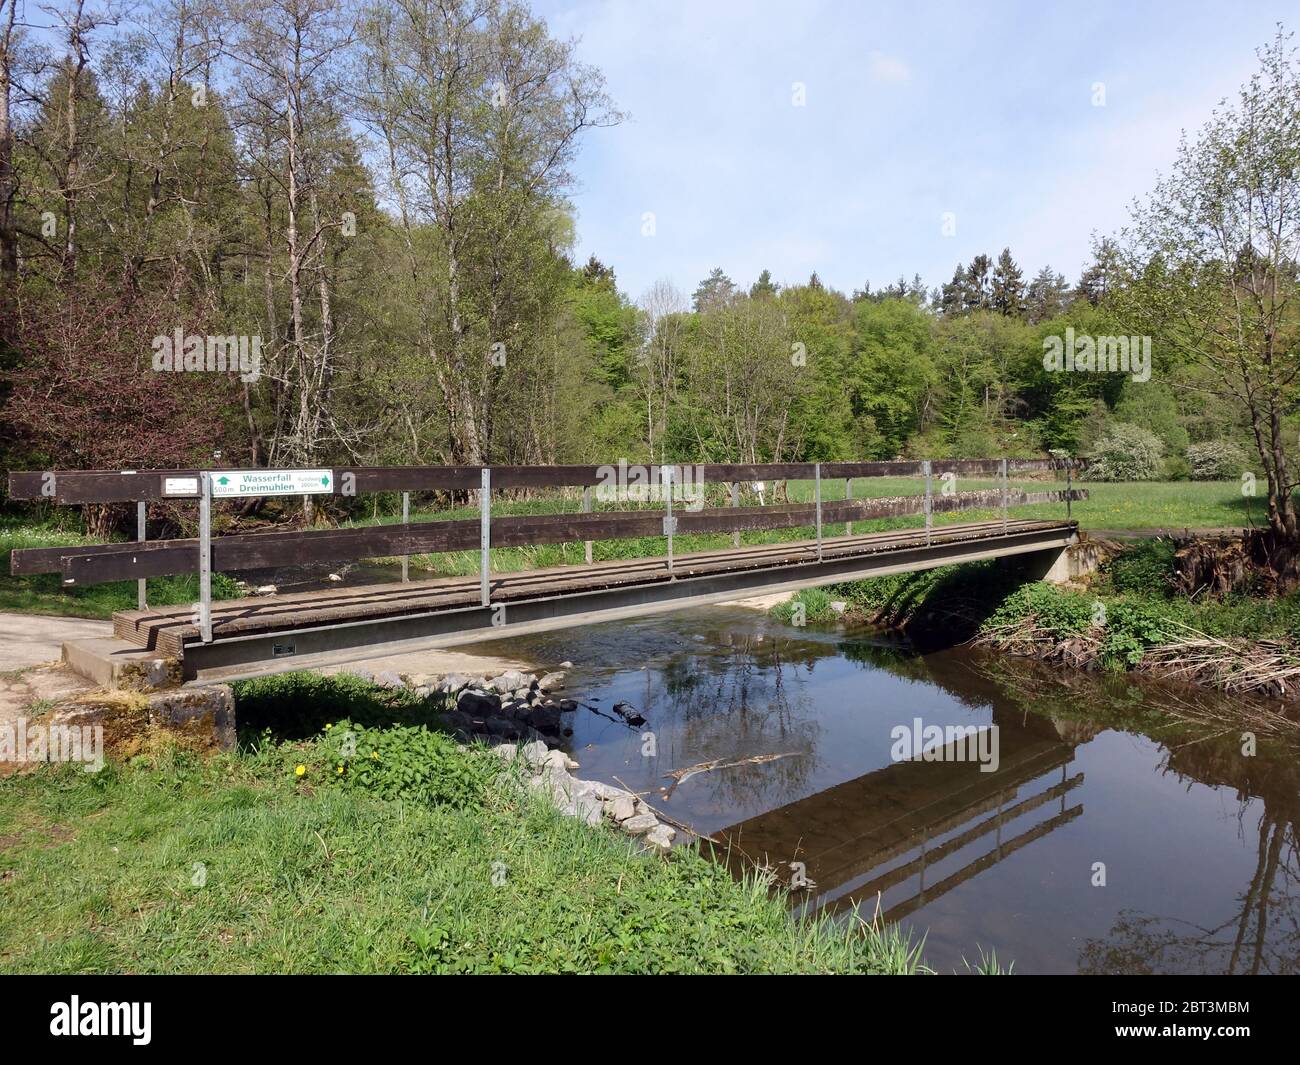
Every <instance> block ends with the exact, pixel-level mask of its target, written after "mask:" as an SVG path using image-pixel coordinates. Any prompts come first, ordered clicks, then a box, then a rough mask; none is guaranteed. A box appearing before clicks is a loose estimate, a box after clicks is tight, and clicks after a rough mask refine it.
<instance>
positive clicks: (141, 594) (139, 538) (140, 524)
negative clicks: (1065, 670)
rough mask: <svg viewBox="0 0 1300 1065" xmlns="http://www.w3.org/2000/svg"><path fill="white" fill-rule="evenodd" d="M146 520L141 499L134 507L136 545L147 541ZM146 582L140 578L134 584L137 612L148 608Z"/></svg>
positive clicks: (147, 507)
mask: <svg viewBox="0 0 1300 1065" xmlns="http://www.w3.org/2000/svg"><path fill="white" fill-rule="evenodd" d="M148 519H149V504H148V503H146V502H145V501H144V500H143V499H141V500H139V501H138V502H137V503H136V505H135V539H136V542H137V543H141V544H142V543H144V542H145V540H147V539H148ZM146 583H147V582H146V581H145V579H144V578H143V577H141V578H140V579H139V580H138V581H136V582H135V605H136V609H137V610H144V609H146V608H147V607H148V606H149V601H148V595H147V594H146V591H145V585H146Z"/></svg>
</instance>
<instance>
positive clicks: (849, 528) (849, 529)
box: [844, 477, 853, 536]
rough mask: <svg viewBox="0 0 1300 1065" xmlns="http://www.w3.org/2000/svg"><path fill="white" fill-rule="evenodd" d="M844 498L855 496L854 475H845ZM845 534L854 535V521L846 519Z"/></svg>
mask: <svg viewBox="0 0 1300 1065" xmlns="http://www.w3.org/2000/svg"><path fill="white" fill-rule="evenodd" d="M844 498H845V500H849V499H852V498H853V478H852V477H845V478H844ZM844 535H845V536H852V535H853V522H852V521H846V522H845V523H844Z"/></svg>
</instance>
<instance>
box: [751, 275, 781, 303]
mask: <svg viewBox="0 0 1300 1065" xmlns="http://www.w3.org/2000/svg"><path fill="white" fill-rule="evenodd" d="M776 293H777V286H776V284H775V283H773V281H772V271H771V270H764V271H763V272H762V273H761V274H759V275H758V280H757V281H755V282H754V283H753V284H752V285H751V286H750V288H749V295H750V297H751V298H753V299H756V300H761V299H770V298H771V297H773V296H775V295H776Z"/></svg>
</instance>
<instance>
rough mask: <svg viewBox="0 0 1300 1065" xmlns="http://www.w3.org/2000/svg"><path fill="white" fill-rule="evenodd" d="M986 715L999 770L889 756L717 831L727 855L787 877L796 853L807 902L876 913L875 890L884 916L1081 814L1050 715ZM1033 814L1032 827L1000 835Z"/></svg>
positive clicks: (911, 906) (1078, 776) (1069, 756)
mask: <svg viewBox="0 0 1300 1065" xmlns="http://www.w3.org/2000/svg"><path fill="white" fill-rule="evenodd" d="M993 723H994V724H995V725H998V726H999V752H1000V761H999V764H998V768H997V770H996V771H994V772H981V770H980V765H979V764H978V763H977V762H974V761H937V760H936V761H930V762H926V761H906V762H896V763H894V764H892V765H889V766H886V767H885V768H883V769H879V770H876V771H875V772H872V773H868V774H866V775H865V776H861V777H858V778H857V779H855V780H849V781H846V782H845V783H843V784H838V785H836V786H835V787H832V788H828V789H827V790H825V791H822V792H819V793H818V794H816V795H811V796H809V797H808V798H805V799H800V800H798V801H797V802H792V803H789V804H787V805H785V806H781V807H778V808H777V809H775V810H771V811H769V812H767V813H764V814H760V815H758V816H757V817H751V818H749V819H747V820H745V821H741V822H739V823H738V824H735V825H733V826H731V827H730V828H727V829H724V830H723V831H722V832H720V833H718V836H719V837H720V838H723V839H725V840H726V841H729V842H730V843H731V844H732V847H733V850H732V853H731V855H730V858H729V860H730V861H731V862H732V864H733V865H734V866H735V867H737V868H739V867H740V866H741V865H743V864H744V863H746V862H749V861H756V862H760V863H763V862H766V863H767V864H768V865H770V866H774V867H775V868H776V872H777V875H778V876H779V877H780V878H781V880H782V881H783V882H785V883H789V882H790V879H791V873H792V869H791V864H790V863H792V862H802V863H803V866H804V869H805V871H806V875H807V877H808V878H809V879H810V880H812V881H814V882H815V887H814V888H812V890H811V892H810V893H809V895H808V901H807V903H806V905H807V906H808V907H811V908H817V909H820V908H823V907H826V906H830V907H833V908H835V909H840V908H843V907H847V906H850V905H853V904H857V903H861V904H862V905H863V909H864V911H866V912H874V910H875V906H876V898H877V895H879V896H880V898H881V907H882V916H883V918H884V919H885V920H886V921H896V920H900V919H902V918H904V917H906V916H908V915H909V914H911V913H913V912H915V911H916V910H918V909H920V908H921V907H922V906H924V905H926V904H927V903H929V902H932V901H934V900H935V899H937V898H939V897H940V896H942V895H944V894H946V893H947V892H948V891H951V890H952V889H953V888H955V887H957V886H958V885H960V884H962V883H964V882H965V881H967V880H970V879H971V878H972V877H975V876H977V875H978V874H979V873H981V872H983V871H984V870H986V869H989V868H991V867H992V866H993V865H995V864H997V863H998V862H1000V861H1001V860H1002V859H1003V858H1006V857H1008V856H1009V855H1011V854H1014V853H1015V852H1016V851H1018V850H1020V849H1021V848H1022V847H1025V846H1027V845H1028V844H1030V843H1032V842H1034V841H1035V840H1037V839H1041V838H1042V837H1043V836H1045V835H1047V834H1048V833H1049V832H1052V831H1053V830H1054V829H1056V828H1058V827H1060V826H1061V825H1064V824H1066V823H1067V822H1069V821H1072V820H1073V819H1074V818H1076V817H1078V816H1079V815H1080V814H1081V813H1082V812H1083V806H1082V805H1075V806H1067V804H1066V801H1067V798H1068V797H1069V793H1070V792H1071V791H1072V790H1073V789H1074V788H1076V787H1078V786H1079V785H1080V784H1082V783H1083V774H1082V773H1075V774H1074V775H1070V773H1069V767H1070V764H1071V762H1072V761H1073V759H1074V748H1073V746H1072V745H1071V744H1069V743H1066V742H1065V741H1063V740H1062V739H1061V738H1060V736H1059V735H1058V733H1057V731H1056V729H1055V728H1054V727H1053V726H1052V724H1051V722H1050V721H1047V720H1044V719H1040V718H1035V717H1029V718H1025V717H1024V716H1023V715H1021V714H1015V715H1014V717H1013V715H1012V714H1011V713H1010V712H1000V711H999V710H997V709H995V710H994V712H993ZM954 746H955V745H949V746H948V747H945V748H943V752H944V754H945V755H946V756H947V757H950V758H951V757H955V756H956V755H958V754H960V753H961V752H960V751H958V750H954ZM1031 815H1036V816H1037V820H1035V821H1034V823H1033V824H1032V825H1030V826H1029V827H1024V828H1019V829H1018V830H1017V831H1016V832H1015V834H1014V835H1010V836H1008V835H1007V833H1006V830H1007V828H1008V827H1009V826H1011V825H1013V823H1015V822H1018V821H1021V819H1023V818H1026V817H1029V816H1031ZM976 846H979V847H981V848H982V849H981V851H980V853H979V854H978V856H976V857H974V858H972V859H971V860H970V861H967V862H966V863H965V864H963V865H961V866H960V867H959V868H957V869H956V870H955V871H954V872H951V873H948V874H947V875H943V876H941V877H940V878H939V879H937V880H934V879H932V876H933V874H934V871H935V867H936V866H938V865H939V864H940V863H942V862H944V861H945V860H946V859H948V858H950V857H952V856H954V855H957V854H958V853H960V852H962V851H966V850H967V849H969V848H972V847H976ZM905 885H906V886H908V889H907V890H906V891H903V890H900V889H903V888H904V886H905ZM891 895H892V897H890V896H891Z"/></svg>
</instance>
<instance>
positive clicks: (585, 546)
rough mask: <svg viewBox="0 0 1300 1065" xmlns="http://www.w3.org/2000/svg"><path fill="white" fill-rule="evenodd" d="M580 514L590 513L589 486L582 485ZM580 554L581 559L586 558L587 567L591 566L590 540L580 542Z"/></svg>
mask: <svg viewBox="0 0 1300 1065" xmlns="http://www.w3.org/2000/svg"><path fill="white" fill-rule="evenodd" d="M582 512H583V513H584V514H590V513H591V485H589V484H584V485H583V486H582ZM582 553H583V557H584V558H586V560H587V565H588V566H590V565H591V541H590V540H584V541H583V542H582Z"/></svg>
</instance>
